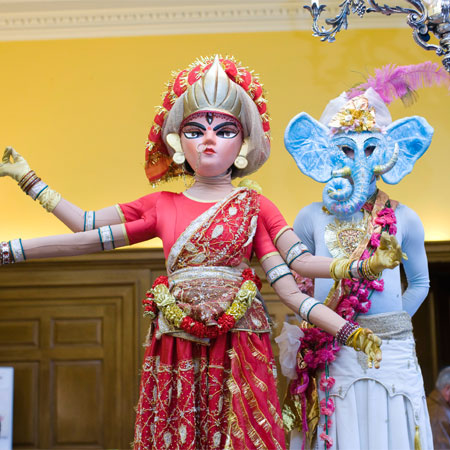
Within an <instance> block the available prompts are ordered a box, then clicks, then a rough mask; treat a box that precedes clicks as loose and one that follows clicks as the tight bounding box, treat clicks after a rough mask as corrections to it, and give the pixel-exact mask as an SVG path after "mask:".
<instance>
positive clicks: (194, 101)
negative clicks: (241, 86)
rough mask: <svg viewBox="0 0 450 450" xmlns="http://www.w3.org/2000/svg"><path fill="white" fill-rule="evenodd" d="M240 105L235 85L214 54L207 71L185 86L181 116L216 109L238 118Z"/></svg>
mask: <svg viewBox="0 0 450 450" xmlns="http://www.w3.org/2000/svg"><path fill="white" fill-rule="evenodd" d="M241 107H242V105H241V101H240V99H239V93H238V89H237V85H236V83H233V81H231V80H230V78H229V77H228V76H227V74H226V73H225V71H224V70H223V68H222V65H221V63H220V61H219V57H218V56H216V57H215V58H214V62H213V64H212V65H211V67H210V68H209V70H208V72H206V73H205V75H204V76H202V77H201V78H200V79H199V80H198V81H196V82H195V83H194V84H192V85H191V86H189V87H188V88H187V90H186V94H185V97H184V114H183V117H184V118H186V117H188V116H190V115H191V114H194V113H196V112H198V111H217V112H222V113H225V114H230V115H232V116H233V117H235V118H236V119H238V120H240V114H241Z"/></svg>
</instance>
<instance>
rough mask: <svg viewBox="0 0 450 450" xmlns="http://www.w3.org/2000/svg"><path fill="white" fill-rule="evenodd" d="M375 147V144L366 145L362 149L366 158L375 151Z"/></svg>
mask: <svg viewBox="0 0 450 450" xmlns="http://www.w3.org/2000/svg"><path fill="white" fill-rule="evenodd" d="M376 148H377V147H376V146H375V145H368V146H367V147H366V148H365V150H364V153H365V155H366V157H367V158H368V157H369V156H370V155H371V154H372V153H373V152H374V151H375V149H376Z"/></svg>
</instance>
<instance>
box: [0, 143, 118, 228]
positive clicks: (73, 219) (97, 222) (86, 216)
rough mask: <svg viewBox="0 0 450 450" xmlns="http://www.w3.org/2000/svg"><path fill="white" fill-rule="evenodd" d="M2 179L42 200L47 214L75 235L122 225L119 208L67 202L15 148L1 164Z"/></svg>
mask: <svg viewBox="0 0 450 450" xmlns="http://www.w3.org/2000/svg"><path fill="white" fill-rule="evenodd" d="M2 176H9V177H11V178H13V179H15V180H16V181H17V182H18V184H19V186H20V188H21V189H22V190H23V191H24V192H25V193H26V194H28V195H29V196H30V197H31V198H33V199H34V200H38V201H39V203H40V204H41V205H42V206H43V207H44V208H45V209H46V210H47V211H49V212H51V213H53V214H54V215H55V216H56V217H57V218H58V219H59V220H61V222H63V223H64V224H65V225H66V226H67V227H69V228H70V229H71V230H72V231H74V232H78V231H88V230H93V229H97V228H100V227H102V226H105V225H115V224H120V223H122V218H121V216H120V211H119V210H118V208H117V207H115V206H111V207H108V208H104V209H101V210H99V211H83V210H82V209H81V208H78V207H77V206H75V205H73V204H72V203H70V202H69V201H67V200H65V199H63V198H62V197H61V195H60V194H59V193H57V192H55V191H53V190H52V189H51V188H49V187H48V186H47V184H45V183H44V182H43V181H42V180H41V179H40V178H39V177H38V176H37V175H36V174H35V172H34V171H33V170H31V169H30V166H29V165H28V163H27V161H26V160H25V159H24V158H23V157H22V156H21V155H20V154H19V153H17V152H16V151H15V150H14V149H13V148H12V147H7V148H6V150H5V152H4V154H3V158H2V163H1V164H0V177H2Z"/></svg>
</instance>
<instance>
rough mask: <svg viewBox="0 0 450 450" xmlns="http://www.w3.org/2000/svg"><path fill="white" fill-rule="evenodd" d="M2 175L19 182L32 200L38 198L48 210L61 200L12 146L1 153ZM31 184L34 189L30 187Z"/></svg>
mask: <svg viewBox="0 0 450 450" xmlns="http://www.w3.org/2000/svg"><path fill="white" fill-rule="evenodd" d="M11 158H12V160H13V161H12V162H11ZM4 176H9V177H11V178H14V179H15V180H16V181H17V182H18V183H19V186H20V188H21V189H22V190H23V191H24V192H25V193H26V194H28V195H30V197H31V198H33V200H38V201H39V203H40V204H41V205H42V206H43V207H44V208H45V209H46V210H47V211H48V212H52V211H53V210H54V209H55V208H56V206H57V205H58V203H59V202H60V200H61V194H59V193H58V192H56V191H54V190H53V189H50V188H49V187H48V186H47V184H45V183H44V182H43V181H42V180H41V179H40V178H39V177H38V176H37V175H36V174H35V173H34V171H33V170H31V169H30V166H29V165H28V163H27V161H26V160H25V158H23V157H22V155H20V154H19V153H17V152H16V151H15V150H14V149H13V148H12V147H6V149H5V152H4V153H3V158H2V164H0V177H4ZM33 186H34V190H33V189H32V188H33Z"/></svg>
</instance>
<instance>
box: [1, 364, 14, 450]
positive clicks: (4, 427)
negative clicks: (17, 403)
mask: <svg viewBox="0 0 450 450" xmlns="http://www.w3.org/2000/svg"><path fill="white" fill-rule="evenodd" d="M13 394H14V369H13V368H12V367H0V450H11V449H12V434H13V428H12V424H13Z"/></svg>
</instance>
